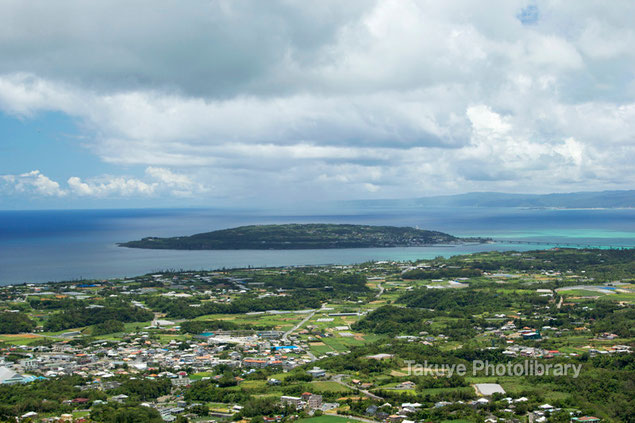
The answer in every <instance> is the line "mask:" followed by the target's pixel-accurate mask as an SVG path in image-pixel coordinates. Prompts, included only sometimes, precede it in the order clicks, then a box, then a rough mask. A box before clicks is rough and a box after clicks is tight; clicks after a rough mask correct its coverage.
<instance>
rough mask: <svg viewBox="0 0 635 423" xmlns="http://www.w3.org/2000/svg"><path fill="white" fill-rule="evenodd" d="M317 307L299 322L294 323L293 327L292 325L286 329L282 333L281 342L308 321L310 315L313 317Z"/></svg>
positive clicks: (285, 340)
mask: <svg viewBox="0 0 635 423" xmlns="http://www.w3.org/2000/svg"><path fill="white" fill-rule="evenodd" d="M318 310H319V309H315V310H313V311H312V312H311V313H309V315H308V316H306V317H305V318H304V319H302V321H301V322H300V323H298V324H297V325H295V326H294V327H292V328H291V329H289V330H288V331H286V332H285V333H284V335H282V341H283V342H287V340H288V338H289V335H291V334H292V333H293V332H295V331H296V330H298V329H300V328H301V327H302V325H304V324H305V323H306V322H308V321H309V320H311V317H313V316H314V315H315V313H316V312H317V311H318Z"/></svg>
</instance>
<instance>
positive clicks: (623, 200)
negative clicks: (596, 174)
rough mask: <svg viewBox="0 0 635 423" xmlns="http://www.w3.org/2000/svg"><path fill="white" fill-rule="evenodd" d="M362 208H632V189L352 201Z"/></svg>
mask: <svg viewBox="0 0 635 423" xmlns="http://www.w3.org/2000/svg"><path fill="white" fill-rule="evenodd" d="M346 203H347V204H352V205H356V206H361V207H368V208H382V207H407V208H413V207H429V206H448V207H536V208H567V209H576V208H635V190H623V191H597V192H572V193H555V194H506V193H500V192H470V193H467V194H457V195H441V196H434V197H422V198H413V199H396V200H353V201H348V202H346Z"/></svg>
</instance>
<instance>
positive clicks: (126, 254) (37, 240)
mask: <svg viewBox="0 0 635 423" xmlns="http://www.w3.org/2000/svg"><path fill="white" fill-rule="evenodd" d="M289 222H298V223H302V222H330V223H360V224H375V225H395V226H417V227H420V228H422V229H432V230H440V231H443V232H447V233H450V234H453V235H458V236H484V237H492V238H495V239H499V240H502V241H507V242H502V243H497V244H485V245H461V246H432V247H417V248H362V249H341V250H293V251H290V250H284V251H275V250H258V251H250V250H242V251H235V250H232V251H165V250H139V249H128V248H120V247H117V246H116V243H117V242H122V241H128V240H131V239H139V238H141V237H144V236H175V235H183V234H193V233H198V232H205V231H210V230H215V229H221V228H228V227H235V226H239V225H246V224H266V223H289ZM510 241H531V242H540V243H542V244H539V245H528V244H511V243H509V242H510ZM562 243H579V244H581V245H592V246H605V247H609V246H610V247H635V210H631V209H616V210H539V209H531V210H525V209H496V208H452V209H448V208H427V209H422V210H388V211H386V210H384V211H372V212H369V211H365V210H346V211H345V212H341V213H339V214H307V213H303V214H299V213H295V214H291V213H287V214H271V213H264V212H246V211H227V210H200V209H188V210H70V211H17V212H15V211H0V284H10V283H22V282H47V281H60V280H71V279H79V278H109V277H125V276H134V275H138V274H143V273H147V272H155V271H160V270H163V269H193V270H200V269H218V268H223V267H225V268H231V267H246V266H257V267H260V266H285V265H302V264H351V263H361V262H364V261H368V260H416V259H420V258H433V257H436V256H439V255H442V256H451V255H456V254H467V253H472V252H476V251H484V250H532V249H542V248H550V247H552V246H556V245H561V244H562Z"/></svg>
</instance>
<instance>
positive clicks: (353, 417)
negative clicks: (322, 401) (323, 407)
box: [325, 413, 377, 423]
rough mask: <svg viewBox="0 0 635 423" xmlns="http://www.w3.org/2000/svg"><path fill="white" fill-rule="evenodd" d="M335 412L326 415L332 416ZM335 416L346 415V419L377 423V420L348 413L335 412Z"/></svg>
mask: <svg viewBox="0 0 635 423" xmlns="http://www.w3.org/2000/svg"><path fill="white" fill-rule="evenodd" d="M332 415H333V414H328V413H327V414H325V416H332ZM334 415H335V416H338V417H344V418H345V419H351V420H357V421H360V422H367V423H377V420H370V419H364V418H362V417H356V416H349V415H346V414H334Z"/></svg>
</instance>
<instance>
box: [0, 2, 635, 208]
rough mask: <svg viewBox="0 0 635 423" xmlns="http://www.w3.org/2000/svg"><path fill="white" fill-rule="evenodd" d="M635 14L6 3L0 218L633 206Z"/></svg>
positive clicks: (573, 5)
mask: <svg viewBox="0 0 635 423" xmlns="http://www.w3.org/2000/svg"><path fill="white" fill-rule="evenodd" d="M634 21H635V2H633V1H632V0H624V1H620V0H614V1H611V2H603V1H583V0H580V1H578V0H576V1H563V0H554V1H531V0H522V1H515V0H500V1H458V0H457V1H447V2H446V1H415V0H386V1H371V0H365V1H356V0H347V1H341V0H334V1H330V0H320V1H314V2H306V1H290V0H281V1H275V0H268V1H259V0H253V1H242V0H231V1H229V0H228V1H224V0H191V1H187V2H183V1H179V0H174V1H170V0H165V1H156V0H147V1H144V0H140V1H135V2H131V1H129V0H125V1H124V0H107V1H99V0H94V1H82V0H77V1H71V0H68V1H67V0H60V1H55V2H52V1H49V0H39V1H38V0H34V1H28V2H26V1H22V0H4V1H2V2H0V58H1V59H0V208H56V207H82V206H89V207H100V206H104V207H112V206H122V207H124V206H174V205H183V206H190V205H191V206H201V205H206V206H215V205H235V204H241V205H257V204H277V203H293V202H304V201H309V200H314V199H319V200H340V199H364V198H407V197H421V196H427V195H437V194H445V193H463V192H470V191H502V192H524V193H530V192H531V193H546V192H565V191H590V190H604V189H632V188H633V181H635V166H633V163H635V79H634V77H635V48H633V46H634V45H635V30H634V29H633V28H634V27H633V22H634Z"/></svg>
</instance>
